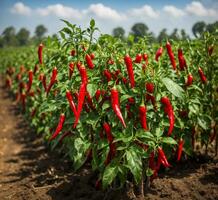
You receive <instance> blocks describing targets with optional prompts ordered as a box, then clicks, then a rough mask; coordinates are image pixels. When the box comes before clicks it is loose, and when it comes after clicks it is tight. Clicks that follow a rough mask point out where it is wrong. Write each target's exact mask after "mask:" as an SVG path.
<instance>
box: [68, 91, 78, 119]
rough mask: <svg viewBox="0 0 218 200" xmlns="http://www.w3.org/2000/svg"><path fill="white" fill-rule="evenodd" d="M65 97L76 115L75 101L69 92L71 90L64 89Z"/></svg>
mask: <svg viewBox="0 0 218 200" xmlns="http://www.w3.org/2000/svg"><path fill="white" fill-rule="evenodd" d="M66 97H67V100H68V102H69V104H70V108H71V110H72V111H73V113H74V116H76V115H77V110H76V105H75V103H74V101H73V96H72V94H71V92H70V91H69V90H67V91H66Z"/></svg>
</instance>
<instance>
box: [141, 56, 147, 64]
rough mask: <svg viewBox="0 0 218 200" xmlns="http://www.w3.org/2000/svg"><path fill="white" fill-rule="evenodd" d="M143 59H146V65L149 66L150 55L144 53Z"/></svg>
mask: <svg viewBox="0 0 218 200" xmlns="http://www.w3.org/2000/svg"><path fill="white" fill-rule="evenodd" d="M142 57H143V59H144V61H145V64H146V65H147V64H148V54H146V53H144V54H143V55H142Z"/></svg>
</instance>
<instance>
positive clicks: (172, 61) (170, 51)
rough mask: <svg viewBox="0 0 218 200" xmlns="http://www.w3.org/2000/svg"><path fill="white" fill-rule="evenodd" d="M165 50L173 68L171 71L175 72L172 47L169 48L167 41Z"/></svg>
mask: <svg viewBox="0 0 218 200" xmlns="http://www.w3.org/2000/svg"><path fill="white" fill-rule="evenodd" d="M166 48H167V53H168V56H169V58H170V62H171V65H172V66H173V69H174V70H176V60H175V57H174V54H173V51H172V47H171V44H170V43H169V41H167V43H166Z"/></svg>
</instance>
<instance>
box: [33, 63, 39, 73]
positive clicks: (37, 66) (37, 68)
mask: <svg viewBox="0 0 218 200" xmlns="http://www.w3.org/2000/svg"><path fill="white" fill-rule="evenodd" d="M38 70H39V65H37V64H35V67H34V70H33V74H34V75H35V74H36V72H37V71H38Z"/></svg>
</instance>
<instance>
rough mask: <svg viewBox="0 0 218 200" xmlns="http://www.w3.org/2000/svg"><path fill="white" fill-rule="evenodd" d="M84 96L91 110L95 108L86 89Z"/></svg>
mask: <svg viewBox="0 0 218 200" xmlns="http://www.w3.org/2000/svg"><path fill="white" fill-rule="evenodd" d="M86 98H87V102H88V104H89V107H90V108H91V109H92V110H95V105H94V103H93V101H92V97H91V95H90V94H89V92H88V91H86Z"/></svg>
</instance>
